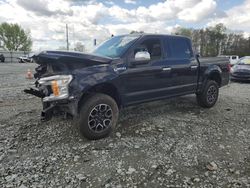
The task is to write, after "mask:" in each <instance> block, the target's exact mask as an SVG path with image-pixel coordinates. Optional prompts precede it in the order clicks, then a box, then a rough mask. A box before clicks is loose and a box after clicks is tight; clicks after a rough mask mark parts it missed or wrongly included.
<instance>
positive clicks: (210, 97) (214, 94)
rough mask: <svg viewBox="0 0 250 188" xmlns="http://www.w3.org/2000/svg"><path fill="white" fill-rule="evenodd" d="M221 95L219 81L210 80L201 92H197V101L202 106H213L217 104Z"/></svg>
mask: <svg viewBox="0 0 250 188" xmlns="http://www.w3.org/2000/svg"><path fill="white" fill-rule="evenodd" d="M218 96H219V86H218V84H217V82H215V81H213V80H208V81H207V84H206V86H205V88H204V89H203V91H202V92H201V93H199V94H196V99H197V102H198V104H199V105H200V106H202V107H205V108H211V107H213V106H214V105H215V103H216V102H217V100H218Z"/></svg>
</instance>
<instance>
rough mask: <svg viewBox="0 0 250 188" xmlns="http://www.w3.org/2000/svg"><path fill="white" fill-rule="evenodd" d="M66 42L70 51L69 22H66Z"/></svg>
mask: <svg viewBox="0 0 250 188" xmlns="http://www.w3.org/2000/svg"><path fill="white" fill-rule="evenodd" d="M66 43H67V50H68V51H69V29H68V24H66Z"/></svg>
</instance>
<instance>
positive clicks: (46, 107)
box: [24, 88, 78, 121]
mask: <svg viewBox="0 0 250 188" xmlns="http://www.w3.org/2000/svg"><path fill="white" fill-rule="evenodd" d="M24 92H25V93H28V94H31V95H34V96H36V97H39V98H41V99H42V103H43V110H42V112H41V120H42V121H48V120H50V119H51V118H52V117H53V115H56V114H70V115H71V116H76V115H77V104H78V103H77V100H76V99H75V97H73V96H70V97H68V98H67V99H61V100H55V101H50V102H46V101H44V100H43V98H44V97H45V95H44V93H43V92H42V91H39V90H37V89H34V88H29V89H25V90H24Z"/></svg>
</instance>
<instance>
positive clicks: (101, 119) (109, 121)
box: [78, 93, 119, 140]
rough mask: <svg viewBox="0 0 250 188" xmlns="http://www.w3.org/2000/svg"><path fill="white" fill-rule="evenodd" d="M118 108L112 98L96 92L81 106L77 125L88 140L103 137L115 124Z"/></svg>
mask: <svg viewBox="0 0 250 188" xmlns="http://www.w3.org/2000/svg"><path fill="white" fill-rule="evenodd" d="M118 114H119V109H118V106H117V104H116V102H115V100H114V99H113V98H111V97H110V96H108V95H105V94H100V93H96V94H93V95H92V96H90V97H89V98H88V99H87V100H86V101H85V102H84V103H83V104H82V106H81V110H80V116H79V121H78V125H79V128H80V131H81V133H82V134H83V136H84V137H86V138H87V139H90V140H97V139H101V138H104V137H106V136H108V135H109V134H110V132H111V131H112V128H113V127H114V126H115V125H116V122H117V119H118Z"/></svg>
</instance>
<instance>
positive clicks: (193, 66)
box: [190, 65, 198, 70]
mask: <svg viewBox="0 0 250 188" xmlns="http://www.w3.org/2000/svg"><path fill="white" fill-rule="evenodd" d="M197 67H198V66H197V65H192V66H191V67H190V68H191V69H192V70H193V69H197Z"/></svg>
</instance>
